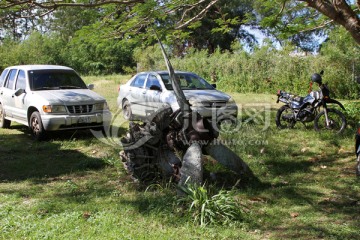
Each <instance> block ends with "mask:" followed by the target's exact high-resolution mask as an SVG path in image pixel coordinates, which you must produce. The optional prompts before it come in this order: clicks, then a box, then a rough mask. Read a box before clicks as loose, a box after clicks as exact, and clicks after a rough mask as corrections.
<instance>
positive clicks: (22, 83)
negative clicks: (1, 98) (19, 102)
mask: <svg viewBox="0 0 360 240" xmlns="http://www.w3.org/2000/svg"><path fill="white" fill-rule="evenodd" d="M25 88H26V78H25V72H24V71H23V70H20V71H19V74H18V77H17V81H16V84H15V90H17V89H25Z"/></svg>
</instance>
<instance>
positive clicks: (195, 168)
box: [179, 143, 204, 185]
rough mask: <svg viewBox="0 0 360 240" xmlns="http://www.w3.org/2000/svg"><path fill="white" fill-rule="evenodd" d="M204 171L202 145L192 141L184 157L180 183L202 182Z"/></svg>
mask: <svg viewBox="0 0 360 240" xmlns="http://www.w3.org/2000/svg"><path fill="white" fill-rule="evenodd" d="M203 172H204V168H203V164H202V151H201V146H200V144H199V143H192V144H191V145H190V147H189V148H188V149H187V150H186V152H185V155H184V157H183V161H182V166H181V168H180V181H179V185H185V184H186V183H192V184H201V183H202V181H203Z"/></svg>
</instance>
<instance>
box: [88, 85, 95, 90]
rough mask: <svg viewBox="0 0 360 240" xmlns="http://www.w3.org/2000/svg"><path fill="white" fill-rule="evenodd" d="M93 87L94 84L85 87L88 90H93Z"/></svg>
mask: <svg viewBox="0 0 360 240" xmlns="http://www.w3.org/2000/svg"><path fill="white" fill-rule="evenodd" d="M94 87H95V86H94V84H89V85H87V88H88V89H90V90H93V89H94Z"/></svg>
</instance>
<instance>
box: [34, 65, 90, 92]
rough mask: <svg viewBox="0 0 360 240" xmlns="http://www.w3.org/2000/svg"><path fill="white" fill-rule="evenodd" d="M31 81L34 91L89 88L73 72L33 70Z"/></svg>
mask: <svg viewBox="0 0 360 240" xmlns="http://www.w3.org/2000/svg"><path fill="white" fill-rule="evenodd" d="M29 79H30V88H31V90H33V91H37V90H51V89H86V88H87V87H86V84H85V83H84V81H83V80H82V79H81V78H80V77H79V75H77V73H76V72H74V71H72V70H59V69H54V70H53V69H51V70H31V71H29Z"/></svg>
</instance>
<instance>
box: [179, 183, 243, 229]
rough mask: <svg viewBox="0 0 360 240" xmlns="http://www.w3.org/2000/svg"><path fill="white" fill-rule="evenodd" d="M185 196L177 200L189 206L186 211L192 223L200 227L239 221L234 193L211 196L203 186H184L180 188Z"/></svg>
mask: <svg viewBox="0 0 360 240" xmlns="http://www.w3.org/2000/svg"><path fill="white" fill-rule="evenodd" d="M180 190H181V191H183V193H184V194H185V196H183V197H181V198H180V199H179V203H180V204H186V205H190V206H189V208H188V210H189V212H190V213H191V214H192V217H193V218H194V222H195V223H197V224H199V225H200V226H206V225H209V224H223V225H226V224H229V223H231V222H234V221H239V220H241V210H240V209H241V208H240V206H239V204H238V203H237V202H236V201H235V198H234V195H235V194H234V192H232V191H225V190H220V191H219V192H218V193H216V194H214V195H211V194H210V191H209V190H208V189H206V187H205V185H203V186H197V185H192V184H186V185H185V186H181V187H180Z"/></svg>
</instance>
